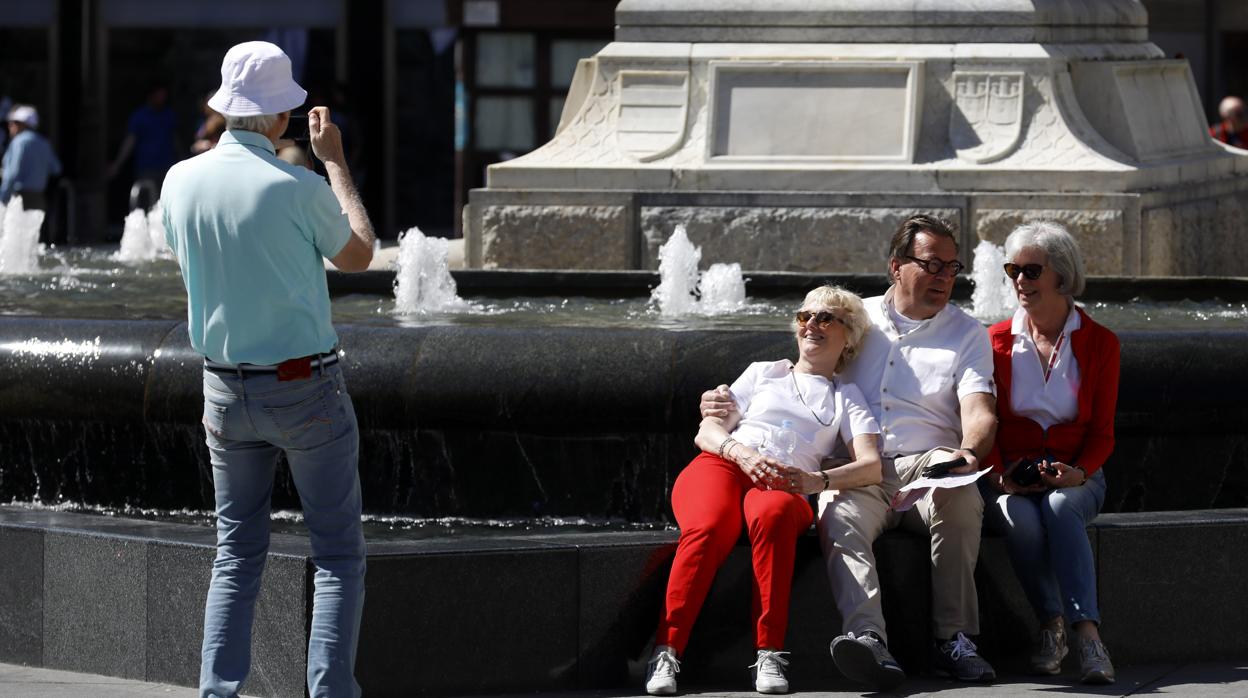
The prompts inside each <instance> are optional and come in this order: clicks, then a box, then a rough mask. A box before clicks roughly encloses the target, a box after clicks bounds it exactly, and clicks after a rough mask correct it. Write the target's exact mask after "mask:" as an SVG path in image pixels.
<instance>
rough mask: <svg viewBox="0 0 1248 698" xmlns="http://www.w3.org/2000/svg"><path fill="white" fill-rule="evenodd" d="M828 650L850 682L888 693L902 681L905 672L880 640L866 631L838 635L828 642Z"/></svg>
mask: <svg viewBox="0 0 1248 698" xmlns="http://www.w3.org/2000/svg"><path fill="white" fill-rule="evenodd" d="M831 649H832V661H834V662H836V668H837V669H839V670H840V672H841V673H842V674H844V675H845V678H847V679H849V680H851V681H857V682H858V683H863V684H866V685H868V686H870V687H871V688H872V689H874V690H877V691H888V690H892V689H894V688H897V687H898V686H900V685H901V683H902V682H903V681H905V680H906V672H904V671H902V669H901V665H900V664H898V663H897V660H896V659H893V655H892V653H891V652H889V651H888V647H887V646H886V645H885V644H884V641H883V640H882V639H880V636H879V635H876V634H875V633H873V632H871V631H870V630H867V631H865V632H862V633H860V634H858V635H855V634H854V633H846V634H844V635H841V636H840V637H838V638H836V639H835V640H833V641H832V647H831Z"/></svg>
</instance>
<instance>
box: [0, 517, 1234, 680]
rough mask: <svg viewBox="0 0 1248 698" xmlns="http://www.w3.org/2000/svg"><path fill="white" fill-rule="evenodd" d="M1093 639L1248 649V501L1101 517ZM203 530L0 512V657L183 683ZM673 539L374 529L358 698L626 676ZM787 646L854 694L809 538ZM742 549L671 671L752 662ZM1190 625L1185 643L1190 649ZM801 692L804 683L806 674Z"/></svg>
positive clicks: (993, 594)
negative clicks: (837, 658) (1247, 575)
mask: <svg viewBox="0 0 1248 698" xmlns="http://www.w3.org/2000/svg"><path fill="white" fill-rule="evenodd" d="M1089 536H1090V537H1091V540H1092V543H1093V547H1094V550H1095V551H1096V553H1097V568H1098V574H1099V589H1100V597H1101V606H1102V614H1103V616H1104V627H1103V633H1104V637H1105V641H1106V643H1107V645H1108V647H1109V648H1110V651H1111V652H1112V653H1113V657H1114V659H1115V661H1116V662H1118V663H1119V664H1133V663H1145V662H1158V661H1167V662H1170V661H1173V662H1179V661H1189V660H1200V661H1212V660H1217V659H1220V658H1242V657H1243V656H1245V655H1246V654H1248V635H1246V634H1244V633H1243V632H1242V628H1243V627H1244V626H1245V625H1246V624H1248V606H1246V605H1245V604H1242V603H1239V602H1238V601H1236V600H1235V599H1236V598H1237V595H1236V590H1237V589H1238V585H1239V584H1241V583H1242V582H1241V579H1242V577H1243V572H1244V569H1245V568H1244V562H1243V561H1244V560H1246V559H1248V509H1227V510H1218V511H1196V512H1170V513H1139V514H1105V515H1102V517H1100V518H1099V519H1098V520H1097V521H1096V522H1095V523H1094V524H1093V525H1092V526H1091V527H1090V528H1089ZM212 539H213V534H212V531H211V530H209V529H207V528H203V527H196V526H190V525H184V524H168V523H158V522H152V521H139V520H128V519H117V518H109V517H101V516H90V515H83V514H68V513H60V512H55V511H47V510H42V511H39V510H31V509H28V508H23V507H15V506H0V559H4V560H5V564H4V565H0V608H4V609H7V611H6V613H4V614H0V663H11V664H26V665H32V666H43V667H48V668H56V669H66V670H70V671H80V672H90V673H97V674H104V675H110V676H120V677H125V678H134V679H142V680H147V681H156V682H161V683H170V684H177V685H184V686H190V685H193V684H194V683H195V680H196V678H197V676H198V666H199V642H200V634H201V632H202V628H203V624H202V623H203V621H202V616H203V603H204V597H205V595H206V593H207V587H208V577H209V571H210V568H211V562H212V557H213V548H212ZM675 539H676V533H675V532H674V531H640V532H638V531H632V532H629V531H614V532H601V533H568V534H559V533H533V534H519V535H511V534H507V535H498V536H462V537H446V538H431V539H425V540H417V541H374V542H371V543H370V546H369V559H368V565H369V568H368V576H367V600H366V604H365V611H364V625H363V631H362V633H363V634H362V638H361V641H360V647H359V660H358V663H357V676H358V677H359V678H360V681H361V683H362V684H363V686H364V691H365V694H366V695H370V696H408V695H415V694H417V693H427V694H463V693H499V692H526V691H554V690H568V689H574V688H605V687H613V686H636V685H637V682H638V681H639V680H640V672H641V671H642V663H643V662H644V659H645V652H646V646H647V644H648V643H649V641H650V640H651V638H652V636H653V633H654V629H655V626H656V623H657V619H658V613H659V604H660V602H661V599H662V594H663V590H664V588H665V585H666V579H667V570H668V567H669V566H670V563H671V557H672V554H673V552H674V548H675ZM926 548H927V545H926V541H925V540H924V539H922V538H920V537H918V536H915V535H913V534H909V533H901V532H889V533H887V534H885V535H884V536H882V537H881V538H880V540H879V541H878V543H877V545H876V552H877V556H878V557H879V564H880V570H881V578H882V580H881V581H882V588H883V594H884V601H885V614H886V616H887V618H888V622H889V627H890V634H891V635H892V645H893V648H894V650H895V652H896V654H897V656H898V659H899V660H900V661H901V662H902V663H903V664H904V665H905V666H906V668H907V670H909V671H911V672H914V671H916V670H921V669H922V667H923V666H924V662H925V659H926V650H927V642H928V636H929V629H928V627H929V626H928V618H929V617H930V599H929V592H928V579H929V575H928V565H927V563H926V560H927V549H926ZM309 555H310V551H309V548H308V545H307V542H306V540H304V539H303V538H302V537H300V536H293V535H287V534H275V535H274V537H273V544H272V546H271V549H270V553H269V561H268V566H267V568H266V571H265V578H264V587H263V589H262V591H261V594H260V599H259V603H258V606H257V613H256V623H255V635H254V640H253V671H252V675H251V678H250V680H249V682H248V689H247V692H248V693H249V694H254V695H258V696H295V697H298V696H302V695H303V681H304V678H303V666H304V662H305V657H306V654H305V652H306V650H305V642H306V628H307V623H308V616H307V614H308V609H309V608H310V607H311V599H312V586H311V579H312V577H311V569H312V567H311V562H310V559H309ZM977 579H978V585H979V595H980V599H981V616H982V619H983V628H982V629H983V634H982V636H981V647H982V649H983V651H984V654H985V656H987V657H988V658H990V659H991V660H993V661H994V662H997V663H998V664H999V667H1001V668H1005V667H1009V666H1012V665H1014V664H1017V658H1019V657H1021V656H1022V655H1023V653H1025V650H1026V647H1027V643H1028V641H1029V638H1030V633H1031V632H1032V630H1033V629H1034V627H1035V620H1034V618H1033V617H1032V614H1031V611H1030V610H1029V609H1028V607H1027V604H1026V602H1025V601H1024V600H1023V597H1022V592H1021V590H1020V588H1019V587H1018V582H1017V580H1016V579H1015V577H1014V575H1013V571H1012V570H1011V569H1010V564H1009V561H1008V559H1007V557H1006V554H1005V548H1004V541H1003V540H1002V539H1000V538H997V537H991V536H990V537H987V538H985V540H984V545H983V550H982V554H981V557H980V564H979V569H978V572H977ZM794 587H795V588H794V594H793V604H792V612H791V618H792V620H791V624H790V629H789V634H788V649H789V650H790V651H792V652H793V654H792V659H793V666H794V669H793V671H794V676H795V677H797V676H800V677H801V680H802V681H803V683H804V685H806V686H807V687H809V688H816V687H818V686H820V685H824V686H826V687H827V688H828V689H831V688H841V689H843V690H848V689H849V688H851V686H850V685H849V684H848V683H846V682H845V681H844V680H843V679H840V678H838V677H837V675H836V671H835V668H834V667H833V666H832V663H831V661H830V659H829V658H828V655H827V645H828V642H829V641H830V640H831V638H832V637H834V636H835V635H836V634H837V633H838V632H839V628H840V620H839V618H838V616H837V613H836V609H835V606H834V604H833V602H832V598H831V594H830V592H829V590H828V583H827V579H826V577H825V575H824V572H823V565H822V561H821V560H820V557H819V551H818V544H817V542H816V540H815V539H814V536H813V535H811V536H806V537H804V538H803V539H802V540H801V541H800V542H799V547H798V560H797V575H796V578H795V582H794ZM748 604H749V572H748V550H747V549H746V548H745V547H744V546H738V548H737V549H736V550H734V551H733V553H732V554H731V555H730V557H729V559H728V561H727V562H726V563H725V565H724V567H723V568H722V569H721V570H720V573H719V575H718V577H717V578H716V582H715V584H714V586H713V588H712V590H711V594H710V597H709V598H708V601H707V604H706V606H705V608H704V610H703V612H702V614H701V616H700V618H699V621H698V625H697V626H696V628H695V630H694V636H693V638H692V640H691V643H690V646H689V650H688V653H687V655H686V662H685V670H684V673H683V675H684V676H687V677H688V678H689V679H690V680H691V681H714V680H716V679H715V677H721V676H722V677H737V676H738V675H739V674H741V673H742V672H743V670H744V667H745V665H747V664H749V663H751V662H752V652H751V651H750V647H751V635H750V629H749V627H748ZM1193 637H1198V638H1199V642H1192V638H1193ZM811 682H813V684H814V685H812V684H811Z"/></svg>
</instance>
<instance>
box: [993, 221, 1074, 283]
mask: <svg viewBox="0 0 1248 698" xmlns="http://www.w3.org/2000/svg"><path fill="white" fill-rule="evenodd" d="M1027 248H1034V249H1037V250H1040V251H1042V252H1044V254H1045V256H1046V257H1047V258H1048V261H1047V265H1048V266H1050V267H1052V268H1053V271H1055V272H1057V276H1058V284H1057V291H1058V293H1062V294H1065V295H1067V296H1078V295H1079V294H1081V293H1083V288H1084V285H1085V283H1086V275H1085V274H1084V272H1083V255H1081V254H1079V244H1078V243H1076V242H1075V238H1074V236H1073V235H1071V234H1070V233H1068V232H1066V229H1065V228H1063V227H1062V226H1061V225H1059V224H1057V223H1054V222H1053V221H1033V222H1031V223H1024V224H1022V225H1020V226H1018V227H1017V228H1015V229H1014V231H1013V232H1011V233H1010V236H1009V237H1008V238H1006V239H1005V257H1006V259H1013V258H1014V255H1015V254H1017V253H1018V252H1020V251H1021V250H1024V249H1027Z"/></svg>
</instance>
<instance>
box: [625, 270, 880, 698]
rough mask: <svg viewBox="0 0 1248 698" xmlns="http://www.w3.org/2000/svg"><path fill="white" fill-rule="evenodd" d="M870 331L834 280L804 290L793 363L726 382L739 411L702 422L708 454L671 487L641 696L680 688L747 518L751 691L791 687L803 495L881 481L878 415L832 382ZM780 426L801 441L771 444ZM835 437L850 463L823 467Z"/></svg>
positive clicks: (854, 301) (755, 369) (779, 438)
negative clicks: (682, 659) (699, 625)
mask: <svg viewBox="0 0 1248 698" xmlns="http://www.w3.org/2000/svg"><path fill="white" fill-rule="evenodd" d="M868 326H869V320H868V319H867V313H866V310H865V308H864V307H863V305H862V301H861V300H860V299H859V298H858V296H855V295H854V294H852V293H850V292H848V291H845V290H844V289H841V288H837V287H835V286H821V287H819V288H817V289H815V290H813V291H811V292H810V293H809V294H807V295H806V299H805V301H804V302H803V303H802V307H801V310H799V311H798V312H797V321H796V323H795V324H794V332H795V336H796V340H797V350H798V360H797V363H793V362H791V361H789V360H788V359H782V360H780V361H764V362H758V363H753V364H750V366H749V368H747V369H746V370H745V373H743V374H741V377H740V378H738V379H737V380H736V382H735V383H733V384H732V387H731V389H730V391H731V395H732V398H733V400H734V401H735V402H736V404H737V408H738V409H737V411H735V412H732V413H731V414H730V415H729V416H727V417H722V418H721V417H707V418H706V419H703V420H702V424H701V427H700V429H699V431H698V435H697V438H696V439H695V440H694V442H695V443H696V444H697V445H698V447H699V448H701V449H702V451H703V452H702V453H701V454H699V455H698V457H697V458H694V459H693V461H692V462H691V463H689V465H688V466H686V467H685V469H684V470H683V471H681V473H680V476H679V477H678V478H676V484H675V486H673V488H672V510H673V511H674V512H675V514H676V522H677V523H678V524H679V525H680V542H679V543H678V544H677V546H676V558H675V559H674V560H673V561H672V573H671V577H670V578H669V579H668V583H667V597H666V602H665V604H664V609H663V615H662V618H661V619H660V621H659V629H658V633H657V636H656V639H655V645H656V646H655V651H654V655H653V656H652V658H651V659H650V664H649V667H648V670H647V673H646V692H647V693H649V694H651V695H670V694H673V693H675V692H676V673H677V672H678V671H680V663H679V660H678V659H677V658H678V657H679V656H680V655H681V654H682V653H683V652H684V649H685V645H686V643H688V641H689V632H690V630H692V628H693V623H694V621H695V620H696V619H697V615H698V611H699V610H700V609H701V607H702V602H703V601H704V600H705V599H706V594H707V592H708V591H709V589H710V586H711V582H712V580H713V579H714V578H715V572H716V571H717V570H718V569H719V566H720V565H721V564H722V563H723V561H724V559H725V558H726V557H728V553H729V552H730V551H731V550H732V547H733V545H735V544H736V542H737V539H738V538H739V537H740V535H741V527H742V526H743V525H744V526H745V527H746V529H747V530H748V531H749V538H750V547H751V550H752V558H753V567H754V584H753V603H752V616H753V624H754V642H755V647H756V648H757V655H756V657H755V662H754V664H753V665H751V667H750V668H751V669H752V670H753V674H754V688H755V690H757V691H758V692H759V693H787V692H788V690H789V683H788V680H787V679H786V678H785V675H784V667H785V666H787V665H788V660H786V659H785V658H784V657H783V655H784V654H786V653H785V652H782V651H781V648H782V647H783V646H784V633H785V630H786V628H787V626H788V615H789V587H790V585H791V583H792V580H793V557H794V550H795V548H796V543H797V537H798V536H799V535H801V533H802V532H803V531H805V530H806V529H807V528H809V527H810V522H811V519H812V511H811V507H810V503H809V502H808V501H807V500H806V497H805V495H808V494H814V493H816V492H821V491H824V490H829V489H840V488H844V487H860V486H863V485H867V484H873V483H877V482H879V481H880V478H881V470H880V455H879V448H878V445H877V440H878V436H879V428H878V427H877V426H876V422H875V418H874V417H873V416H872V415H871V411H870V409H868V407H867V406H866V405H867V402H866V400H865V399H864V398H863V396H862V393H861V392H860V391H859V390H858V388H857V386H855V385H853V384H852V383H842V382H841V381H840V380H838V379H837V377H836V374H837V373H838V372H839V371H840V370H841V369H842V368H843V367H844V366H845V364H846V362H848V361H849V360H850V359H851V358H853V356H854V354H855V353H856V352H857V349H858V347H859V346H860V345H861V343H862V339H863V336H864V334H865V332H866V330H867V328H868ZM786 428H787V430H789V431H792V432H794V433H795V434H796V439H795V441H796V445H795V446H792V445H788V446H783V447H780V448H777V447H776V443H777V442H781V443H783V442H784V441H785V440H786V439H785V437H784V436H783V435H781V432H782V430H784V429H786ZM840 443H843V444H844V445H845V446H846V447H847V449H848V451H849V454H850V458H851V462H850V463H849V464H847V465H844V466H841V467H838V468H836V469H835V470H832V469H829V470H822V469H821V468H822V467H823V459H824V458H825V457H827V456H828V455H830V454H831V453H832V452H833V450H834V449H835V448H836V446H837V445H838V444H840ZM764 451H766V454H764V453H763V452H764ZM786 451H787V452H788V453H787V454H786V453H785V452H786ZM777 456H779V457H777ZM785 460H789V461H791V462H784V461H785Z"/></svg>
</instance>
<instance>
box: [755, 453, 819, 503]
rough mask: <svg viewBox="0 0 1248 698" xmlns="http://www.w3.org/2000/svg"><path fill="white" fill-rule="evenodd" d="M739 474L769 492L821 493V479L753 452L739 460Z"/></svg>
mask: <svg viewBox="0 0 1248 698" xmlns="http://www.w3.org/2000/svg"><path fill="white" fill-rule="evenodd" d="M737 467H739V468H741V472H743V473H745V474H746V475H748V476H749V478H750V480H752V481H753V482H754V484H756V485H760V486H762V487H764V488H766V489H769V490H779V491H781V492H790V493H793V494H802V495H805V494H815V493H816V492H822V491H823V478H821V477H819V476H818V475H816V474H814V473H808V472H806V471H805V470H802V469H801V468H796V467H794V466H791V465H785V464H784V463H782V462H780V461H778V460H776V459H775V458H772V457H771V456H765V455H762V454H761V453H758V452H754V453H751V454H750V455H748V456H745V457H743V458H741V460H740V462H739V463H737Z"/></svg>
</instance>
